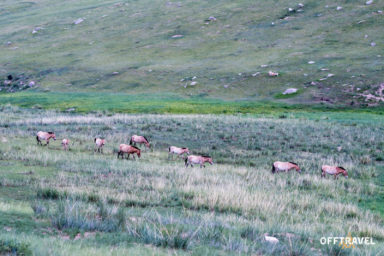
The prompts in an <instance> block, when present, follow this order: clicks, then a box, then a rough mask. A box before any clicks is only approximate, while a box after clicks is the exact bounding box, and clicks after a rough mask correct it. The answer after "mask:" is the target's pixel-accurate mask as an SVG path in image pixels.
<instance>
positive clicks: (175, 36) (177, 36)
mask: <svg viewBox="0 0 384 256" xmlns="http://www.w3.org/2000/svg"><path fill="white" fill-rule="evenodd" d="M181 37H183V35H173V36H172V38H181Z"/></svg>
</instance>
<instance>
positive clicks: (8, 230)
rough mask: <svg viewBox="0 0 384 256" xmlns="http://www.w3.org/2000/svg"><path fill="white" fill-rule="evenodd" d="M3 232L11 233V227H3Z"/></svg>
mask: <svg viewBox="0 0 384 256" xmlns="http://www.w3.org/2000/svg"><path fill="white" fill-rule="evenodd" d="M4 230H5V231H7V232H11V231H12V228H11V227H7V226H5V227H4Z"/></svg>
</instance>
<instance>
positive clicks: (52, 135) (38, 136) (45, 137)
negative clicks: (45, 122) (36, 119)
mask: <svg viewBox="0 0 384 256" xmlns="http://www.w3.org/2000/svg"><path fill="white" fill-rule="evenodd" d="M51 138H52V139H53V140H56V135H55V133H53V132H42V131H39V132H38V133H37V134H36V140H37V145H41V146H42V145H43V143H41V141H42V140H45V141H46V142H47V144H45V145H46V146H47V145H48V144H49V140H50V139H51Z"/></svg>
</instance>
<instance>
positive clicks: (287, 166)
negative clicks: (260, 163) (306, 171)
mask: <svg viewBox="0 0 384 256" xmlns="http://www.w3.org/2000/svg"><path fill="white" fill-rule="evenodd" d="M292 169H295V170H296V171H297V172H298V173H301V169H300V167H299V166H298V165H297V164H296V163H294V162H279V161H277V162H274V163H273V165H272V173H275V172H287V171H290V170H292Z"/></svg>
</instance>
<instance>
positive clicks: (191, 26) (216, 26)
mask: <svg viewBox="0 0 384 256" xmlns="http://www.w3.org/2000/svg"><path fill="white" fill-rule="evenodd" d="M302 3H303V4H304V7H302V8H300V7H299V6H298V4H299V2H297V1H288V0H279V1H250V0H242V1H225V0H222V1H189V0H188V1H182V2H181V1H180V2H177V1H157V0H155V1H153V0H150V1H149V0H141V1H124V0H121V1H116V0H113V1H110V0H105V1H96V0H76V1H74V0H71V1H59V0H49V1H48V0H35V1H32V0H31V1H19V0H17V1H14V0H4V1H2V3H1V6H0V26H1V28H2V29H1V30H0V42H1V44H0V76H2V77H4V78H5V76H7V75H9V74H12V75H13V77H14V78H17V79H19V80H18V81H16V82H14V83H13V86H14V87H13V88H12V89H11V91H19V90H20V88H22V87H23V86H22V85H20V84H19V82H20V81H22V82H24V83H29V82H30V81H32V80H33V81H35V82H36V85H37V86H36V88H35V89H30V90H38V91H53V92H57V91H60V92H62V91H66V92H74V91H76V92H79V91H84V92H104V91H105V92H119V93H120V92H124V93H128V94H136V93H141V94H152V95H153V94H157V93H170V92H172V93H174V94H175V95H179V96H182V97H190V96H194V97H210V98H220V99H230V100H234V99H247V100H273V101H288V102H295V103H320V102H323V103H325V104H340V103H341V104H348V105H349V104H351V103H352V102H353V103H352V104H355V105H356V104H357V105H358V103H361V102H363V103H366V102H365V100H364V98H365V97H363V96H361V95H360V94H364V93H365V94H368V93H371V94H373V95H376V96H379V97H381V96H380V91H378V88H379V86H380V84H382V83H383V82H384V77H383V64H384V56H381V55H382V54H383V48H384V45H383V39H384V35H383V33H382V28H383V26H384V19H383V17H384V16H383V14H382V13H380V12H379V11H380V10H384V2H383V1H374V2H373V4H371V5H365V1H363V0H359V1H357V0H344V1H338V2H337V3H335V2H334V1H328V0H327V1H315V0H307V1H303V2H302ZM337 6H341V7H342V9H341V10H337ZM288 8H293V11H289V10H288ZM211 16H212V17H214V18H215V19H216V20H214V19H213V18H212V19H211V20H209V17H211ZM79 18H82V19H83V20H84V21H83V22H81V23H80V24H77V25H75V24H74V21H75V20H77V19H79ZM34 30H35V33H32V32H33V31H34ZM175 35H180V36H181V37H173V36H175ZM371 44H372V45H374V46H371ZM310 61H314V62H315V63H313V64H308V62H310ZM310 63H312V62H310ZM262 65H268V66H267V67H264V66H262ZM269 70H272V71H275V72H278V73H279V76H278V77H268V76H267V72H268V71H269ZM329 74H331V75H329ZM332 75H333V76H332ZM194 76H196V78H195V79H194V80H193V81H195V82H197V84H196V85H190V84H191V82H192V78H193V77H194ZM324 78H325V79H324ZM323 79H324V80H323ZM311 82H314V83H312V84H311ZM185 87H186V88H185ZM290 87H294V88H298V89H299V93H297V94H295V95H292V96H290V97H281V92H283V91H284V90H285V89H287V88H290ZM4 90H9V86H8V87H7V86H5V87H4V86H3V88H2V91H4ZM374 102H375V100H373V101H372V102H370V104H373V103H374ZM367 103H368V102H367Z"/></svg>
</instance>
